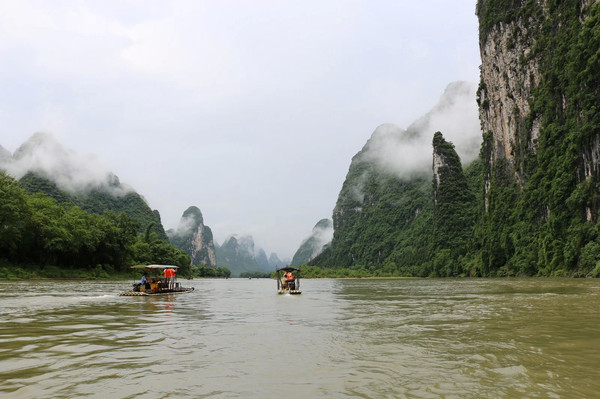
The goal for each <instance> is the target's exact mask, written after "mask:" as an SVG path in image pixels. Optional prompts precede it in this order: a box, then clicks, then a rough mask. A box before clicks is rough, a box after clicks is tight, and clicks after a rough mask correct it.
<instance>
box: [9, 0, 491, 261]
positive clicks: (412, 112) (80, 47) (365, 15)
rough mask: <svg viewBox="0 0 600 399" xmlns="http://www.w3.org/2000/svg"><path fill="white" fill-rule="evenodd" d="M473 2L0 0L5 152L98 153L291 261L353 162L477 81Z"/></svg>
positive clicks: (155, 191)
mask: <svg viewBox="0 0 600 399" xmlns="http://www.w3.org/2000/svg"><path fill="white" fill-rule="evenodd" d="M474 13H475V0H473V1H466V0H457V1H451V0H445V1H442V0H423V1H414V0H410V1H409V0H388V1H378V0H366V1H353V0H344V1H337V0H319V1H312V0H298V1H295V0H294V1H289V0H277V1H275V0H262V1H255V0H212V1H147V0H143V1H142V0H139V1H138V0H119V1H107V0H96V1H85V0H71V1H57V0H53V1H26V0H0V59H1V60H2V62H0V145H2V146H3V147H5V148H6V149H8V150H9V151H11V152H13V151H15V150H16V149H17V148H18V146H19V145H21V144H22V143H23V142H24V141H26V140H27V139H28V138H29V137H31V136H32V135H33V134H34V133H35V132H38V131H43V132H51V133H52V134H53V135H54V136H56V137H57V138H58V139H59V140H60V141H61V142H62V143H63V144H64V145H65V146H66V147H68V148H70V149H73V150H75V151H77V152H79V153H81V154H90V155H93V156H95V157H97V158H99V159H100V160H101V161H102V163H104V164H105V165H106V166H107V167H108V168H109V169H110V170H111V171H113V172H114V173H115V174H116V175H118V176H119V177H120V179H121V181H122V182H124V183H127V184H129V185H131V186H133V187H134V188H135V189H136V191H138V192H139V193H140V194H142V195H143V196H144V197H145V198H146V199H147V201H148V202H149V205H150V207H151V208H153V209H158V210H159V212H160V214H161V216H162V220H163V224H164V226H165V228H167V229H168V228H172V227H175V226H176V224H177V223H178V221H179V218H180V216H181V214H182V213H183V211H184V210H185V209H186V208H187V207H188V206H190V205H195V206H197V207H198V208H200V209H201V211H202V213H203V215H204V221H205V223H206V224H207V225H208V226H210V227H211V228H212V230H213V233H214V235H215V239H216V240H217V241H218V242H219V243H222V241H223V240H224V239H225V238H226V237H227V236H229V235H231V234H233V233H236V234H251V235H253V236H254V238H255V242H256V245H257V246H259V247H262V248H264V249H265V251H267V253H270V252H277V254H278V255H279V256H280V257H289V258H291V257H292V256H293V254H294V251H295V250H296V249H297V248H298V246H299V245H300V243H301V242H302V240H303V239H304V238H306V237H307V236H308V235H309V234H310V232H311V230H312V228H313V226H314V225H315V224H316V223H317V222H318V221H319V220H320V219H321V218H325V217H329V218H330V217H331V213H332V210H333V207H334V206H335V201H336V199H337V196H338V194H339V191H340V189H341V186H342V183H343V181H344V178H345V176H346V173H347V171H348V167H349V165H350V161H351V158H352V156H353V155H354V154H356V153H357V152H358V151H359V150H360V149H361V148H362V146H363V145H364V144H365V142H366V140H367V139H368V138H369V137H370V136H371V134H372V132H373V131H374V130H375V129H376V128H377V127H378V126H379V125H380V124H382V123H393V124H395V125H397V126H400V127H401V128H406V127H407V126H408V125H409V124H410V123H411V122H413V121H414V120H415V119H417V118H418V117H420V116H421V115H423V114H424V113H426V112H427V111H429V110H430V109H431V108H432V107H433V106H434V105H435V103H436V102H437V100H438V99H439V97H440V96H441V94H442V93H443V91H444V89H445V88H446V86H447V85H448V83H450V82H452V81H456V80H468V81H472V82H477V81H478V80H479V70H478V67H479V64H480V59H479V51H478V44H477V29H478V28H477V18H476V17H475V15H474Z"/></svg>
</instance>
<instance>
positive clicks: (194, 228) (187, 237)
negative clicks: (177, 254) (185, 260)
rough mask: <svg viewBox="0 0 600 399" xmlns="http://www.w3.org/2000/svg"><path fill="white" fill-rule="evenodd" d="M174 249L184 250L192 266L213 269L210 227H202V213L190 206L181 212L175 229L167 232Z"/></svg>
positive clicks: (213, 250) (213, 247)
mask: <svg viewBox="0 0 600 399" xmlns="http://www.w3.org/2000/svg"><path fill="white" fill-rule="evenodd" d="M167 235H168V236H169V240H170V242H171V244H173V246H174V247H176V248H179V249H182V250H184V251H185V252H186V253H187V254H188V255H189V257H190V258H191V261H192V264H194V265H201V264H204V265H206V266H211V267H215V266H217V257H216V254H215V245H214V242H213V235H212V231H211V229H210V227H208V226H205V225H204V218H203V217H202V212H200V209H198V208H197V207H195V206H190V207H189V208H188V209H186V211H185V212H183V215H182V216H181V219H180V220H179V225H178V226H177V229H175V230H173V229H171V230H169V231H167Z"/></svg>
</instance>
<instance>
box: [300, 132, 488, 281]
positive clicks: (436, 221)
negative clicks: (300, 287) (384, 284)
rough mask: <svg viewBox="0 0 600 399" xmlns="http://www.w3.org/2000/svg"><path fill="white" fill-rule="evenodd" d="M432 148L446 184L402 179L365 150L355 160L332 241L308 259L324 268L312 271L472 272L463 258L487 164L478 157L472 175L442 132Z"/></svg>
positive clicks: (337, 211) (389, 274)
mask: <svg viewBox="0 0 600 399" xmlns="http://www.w3.org/2000/svg"><path fill="white" fill-rule="evenodd" d="M434 146H435V147H436V150H437V151H438V152H439V153H440V155H441V156H442V157H443V158H444V159H446V162H447V165H446V166H445V167H443V168H442V169H441V174H442V177H443V179H444V180H443V181H444V182H443V183H442V184H441V186H440V187H434V184H432V180H431V178H430V177H425V175H423V176H416V177H413V178H406V177H399V176H396V175H393V174H391V173H389V172H386V171H384V170H381V169H380V168H379V167H378V166H377V165H376V164H375V163H372V162H369V161H365V160H364V159H363V158H362V157H361V156H360V153H359V154H357V155H356V156H355V157H354V159H353V162H352V164H351V165H350V169H349V171H348V175H347V177H346V181H345V182H344V185H343V187H342V191H341V192H340V197H339V199H338V203H337V205H336V208H335V210H334V215H333V220H334V226H335V232H334V238H333V241H332V243H331V245H330V246H328V247H327V248H326V249H325V250H324V251H323V252H322V253H321V254H320V255H319V256H317V257H316V258H315V259H314V260H313V261H312V262H309V264H310V265H312V266H318V268H317V269H314V270H315V271H314V272H312V273H314V274H315V275H317V276H329V277H331V276H335V277H393V276H396V277H397V276H421V277H425V276H434V275H444V276H450V275H464V274H469V272H468V271H466V270H468V269H469V268H470V265H468V264H467V265H464V266H463V263H469V262H470V258H469V257H467V256H466V255H465V253H466V252H467V244H468V242H469V238H470V237H471V236H472V229H473V223H474V212H473V210H474V209H473V208H474V205H475V192H476V190H477V187H479V184H480V179H479V175H480V170H481V168H480V165H481V163H480V162H479V161H475V162H473V163H472V165H471V166H469V168H467V170H466V174H467V175H468V176H470V179H469V180H468V179H467V177H466V176H465V174H463V170H462V166H461V163H460V158H459V157H458V155H457V154H456V152H455V150H454V146H453V145H452V144H451V143H447V142H446V141H445V140H444V139H443V137H442V135H441V133H440V134H438V135H436V139H435V142H434ZM358 187H360V191H359V190H358V189H357V188H358ZM434 189H435V191H434ZM435 192H437V193H438V198H439V204H438V205H435V203H434V193H435ZM357 194H359V195H357ZM304 268H306V267H305V266H303V269H304ZM329 269H334V270H335V271H331V270H329ZM307 270H311V269H307Z"/></svg>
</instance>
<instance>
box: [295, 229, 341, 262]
mask: <svg viewBox="0 0 600 399" xmlns="http://www.w3.org/2000/svg"><path fill="white" fill-rule="evenodd" d="M332 238H333V222H332V221H331V220H330V219H321V220H319V222H317V224H316V225H315V227H313V229H312V233H311V234H310V236H309V237H308V238H306V239H305V240H304V241H302V244H300V247H299V248H298V250H297V251H296V253H295V254H294V257H293V258H292V266H300V265H304V264H307V263H308V262H310V261H311V260H313V259H314V258H315V257H316V256H317V255H319V254H320V253H321V251H323V247H324V246H325V245H327V244H329V243H330V242H331V239H332Z"/></svg>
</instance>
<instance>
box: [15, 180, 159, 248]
mask: <svg viewBox="0 0 600 399" xmlns="http://www.w3.org/2000/svg"><path fill="white" fill-rule="evenodd" d="M19 182H20V183H21V185H22V187H23V188H24V189H25V191H26V192H27V193H29V194H35V193H38V192H40V193H44V194H46V195H48V196H49V197H52V198H54V199H55V200H56V201H57V202H58V203H71V204H74V205H77V206H79V207H80V208H81V209H82V210H84V211H88V212H92V213H97V214H102V213H104V212H106V211H109V210H110V211H113V212H115V213H121V212H123V213H125V214H127V215H128V216H129V217H131V219H133V220H135V221H136V222H137V224H138V226H139V229H140V230H139V231H142V230H143V229H145V228H146V226H148V225H149V224H151V223H153V227H152V232H154V233H156V235H157V236H158V239H160V240H161V241H163V242H168V239H167V235H166V233H165V230H164V228H163V226H162V224H161V221H160V215H159V214H158V212H156V211H152V209H150V207H149V206H148V204H147V203H146V201H144V199H143V198H142V197H141V196H140V195H139V194H137V193H136V192H133V191H126V190H124V189H123V188H122V187H121V184H120V182H119V179H118V178H117V177H116V176H113V181H112V183H111V185H110V186H108V187H94V188H90V189H89V190H85V191H81V192H75V193H71V192H67V191H65V190H61V189H60V188H58V187H57V186H56V184H55V183H54V182H52V181H51V180H49V179H47V178H45V177H42V176H40V175H38V174H35V173H31V172H29V173H27V174H26V175H25V176H23V177H22V178H21V179H20V180H19ZM115 192H117V193H118V194H115Z"/></svg>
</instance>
